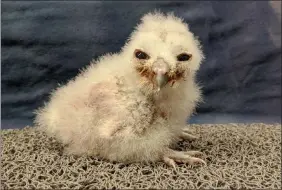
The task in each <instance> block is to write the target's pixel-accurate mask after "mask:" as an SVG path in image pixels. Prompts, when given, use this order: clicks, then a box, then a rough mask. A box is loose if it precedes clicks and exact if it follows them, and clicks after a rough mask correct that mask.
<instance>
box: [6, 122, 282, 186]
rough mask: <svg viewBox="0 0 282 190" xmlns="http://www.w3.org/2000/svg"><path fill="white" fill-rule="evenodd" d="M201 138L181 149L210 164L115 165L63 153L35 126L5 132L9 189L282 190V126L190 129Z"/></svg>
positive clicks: (255, 125) (203, 127)
mask: <svg viewBox="0 0 282 190" xmlns="http://www.w3.org/2000/svg"><path fill="white" fill-rule="evenodd" d="M188 127H190V128H191V131H192V132H194V133H195V134H197V135H198V136H200V138H199V139H197V140H196V141H193V142H187V141H186V142H180V143H179V149H182V150H188V149H193V150H200V151H202V152H204V153H205V156H204V157H203V159H204V160H206V161H207V166H190V165H187V164H179V165H178V167H177V168H176V170H174V169H173V168H170V167H168V166H166V165H165V164H164V163H162V162H158V163H155V164H150V165H145V164H139V163H136V164H129V165H125V164H122V163H109V162H107V161H103V160H99V159H97V158H94V157H87V156H82V157H76V156H67V155H64V154H62V149H63V147H62V145H60V144H58V143H57V142H56V141H55V140H54V139H52V138H48V137H47V136H46V135H45V134H44V133H42V132H39V131H37V130H35V128H33V127H26V128H24V129H13V130H2V131H1V137H2V149H1V164H2V167H1V188H5V189H19V188H21V189H22V188H25V189H31V188H35V189H70V188H71V189H78V188H88V189H149V188H150V189H195V188H201V189H211V188H217V189H238V188H252V189H281V124H275V125H266V124H222V125H189V126H188Z"/></svg>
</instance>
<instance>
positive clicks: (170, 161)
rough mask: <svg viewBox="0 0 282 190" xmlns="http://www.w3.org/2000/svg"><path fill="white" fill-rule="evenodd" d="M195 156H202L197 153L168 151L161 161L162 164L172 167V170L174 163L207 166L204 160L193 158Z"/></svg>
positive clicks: (174, 166)
mask: <svg viewBox="0 0 282 190" xmlns="http://www.w3.org/2000/svg"><path fill="white" fill-rule="evenodd" d="M197 155H203V154H202V153H201V152H199V151H175V150H171V149H170V151H169V153H168V154H167V155H165V156H164V157H163V161H164V163H166V164H167V165H169V166H172V167H173V168H176V162H177V163H188V164H190V165H194V164H204V165H207V164H206V162H205V161H204V160H202V159H200V158H197V157H193V156H197Z"/></svg>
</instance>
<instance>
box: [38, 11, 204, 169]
mask: <svg viewBox="0 0 282 190" xmlns="http://www.w3.org/2000/svg"><path fill="white" fill-rule="evenodd" d="M203 58H204V56H203V53H202V51H201V46H200V43H199V41H198V40H197V39H196V38H195V36H194V35H193V33H191V32H190V31H189V28H188V25H187V24H185V23H184V22H183V20H182V19H180V18H178V17H176V16H174V15H173V14H163V13H160V12H153V13H148V14H146V15H144V16H143V17H142V19H141V22H140V24H139V25H137V27H136V28H135V31H134V32H133V33H132V34H131V36H130V38H129V39H128V41H127V42H126V44H125V45H124V47H123V48H122V49H121V50H120V52H118V53H115V54H107V55H104V56H101V57H100V58H99V59H98V60H96V61H92V62H91V64H90V65H89V66H88V67H87V68H85V69H84V70H83V71H81V72H80V74H79V75H78V76H77V77H75V78H74V79H72V80H70V81H69V82H68V83H67V84H66V85H63V86H60V87H58V88H57V89H56V90H54V91H53V92H52V93H51V96H50V101H49V102H48V103H46V104H45V105H44V107H42V108H39V109H38V110H36V112H35V113H36V117H35V124H36V126H38V127H39V128H40V129H43V130H44V131H45V132H47V134H49V135H51V136H53V137H55V138H56V139H58V141H60V142H61V143H63V144H64V145H66V148H65V151H66V152H67V153H69V154H75V155H82V154H87V155H92V156H97V157H99V158H102V159H106V160H108V161H115V162H123V163H133V162H147V163H148V162H157V161H163V162H165V163H167V164H169V165H171V166H173V167H175V166H176V162H177V163H189V164H193V163H204V164H205V162H204V161H203V160H202V159H200V158H197V157H194V156H196V155H198V154H200V152H198V151H176V150H173V149H172V148H171V147H172V145H174V144H176V143H177V142H178V141H179V140H180V139H181V138H182V139H192V138H194V136H193V135H191V134H190V133H189V131H187V129H186V128H185V125H186V119H187V117H188V116H190V115H191V114H192V113H193V110H194V108H195V106H196V105H197V103H198V102H199V101H200V100H201V92H200V88H199V87H198V86H197V84H196V82H195V74H196V72H197V70H198V69H199V66H200V63H201V62H202V60H203Z"/></svg>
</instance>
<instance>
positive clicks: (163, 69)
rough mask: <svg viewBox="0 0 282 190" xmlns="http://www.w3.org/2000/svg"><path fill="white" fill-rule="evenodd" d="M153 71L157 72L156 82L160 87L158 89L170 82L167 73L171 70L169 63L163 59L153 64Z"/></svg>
mask: <svg viewBox="0 0 282 190" xmlns="http://www.w3.org/2000/svg"><path fill="white" fill-rule="evenodd" d="M152 69H153V72H154V73H155V74H156V78H155V82H156V85H157V88H158V91H160V90H161V88H163V87H164V86H165V85H166V84H167V82H168V76H167V73H168V72H169V65H168V64H167V63H166V62H165V61H164V60H163V59H158V60H157V61H156V62H155V63H154V64H153V67H152Z"/></svg>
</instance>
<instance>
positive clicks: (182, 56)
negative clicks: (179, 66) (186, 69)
mask: <svg viewBox="0 0 282 190" xmlns="http://www.w3.org/2000/svg"><path fill="white" fill-rule="evenodd" d="M191 57H192V55H191V54H187V53H181V54H179V55H178V56H177V60H178V61H188V60H189V59H191Z"/></svg>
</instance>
